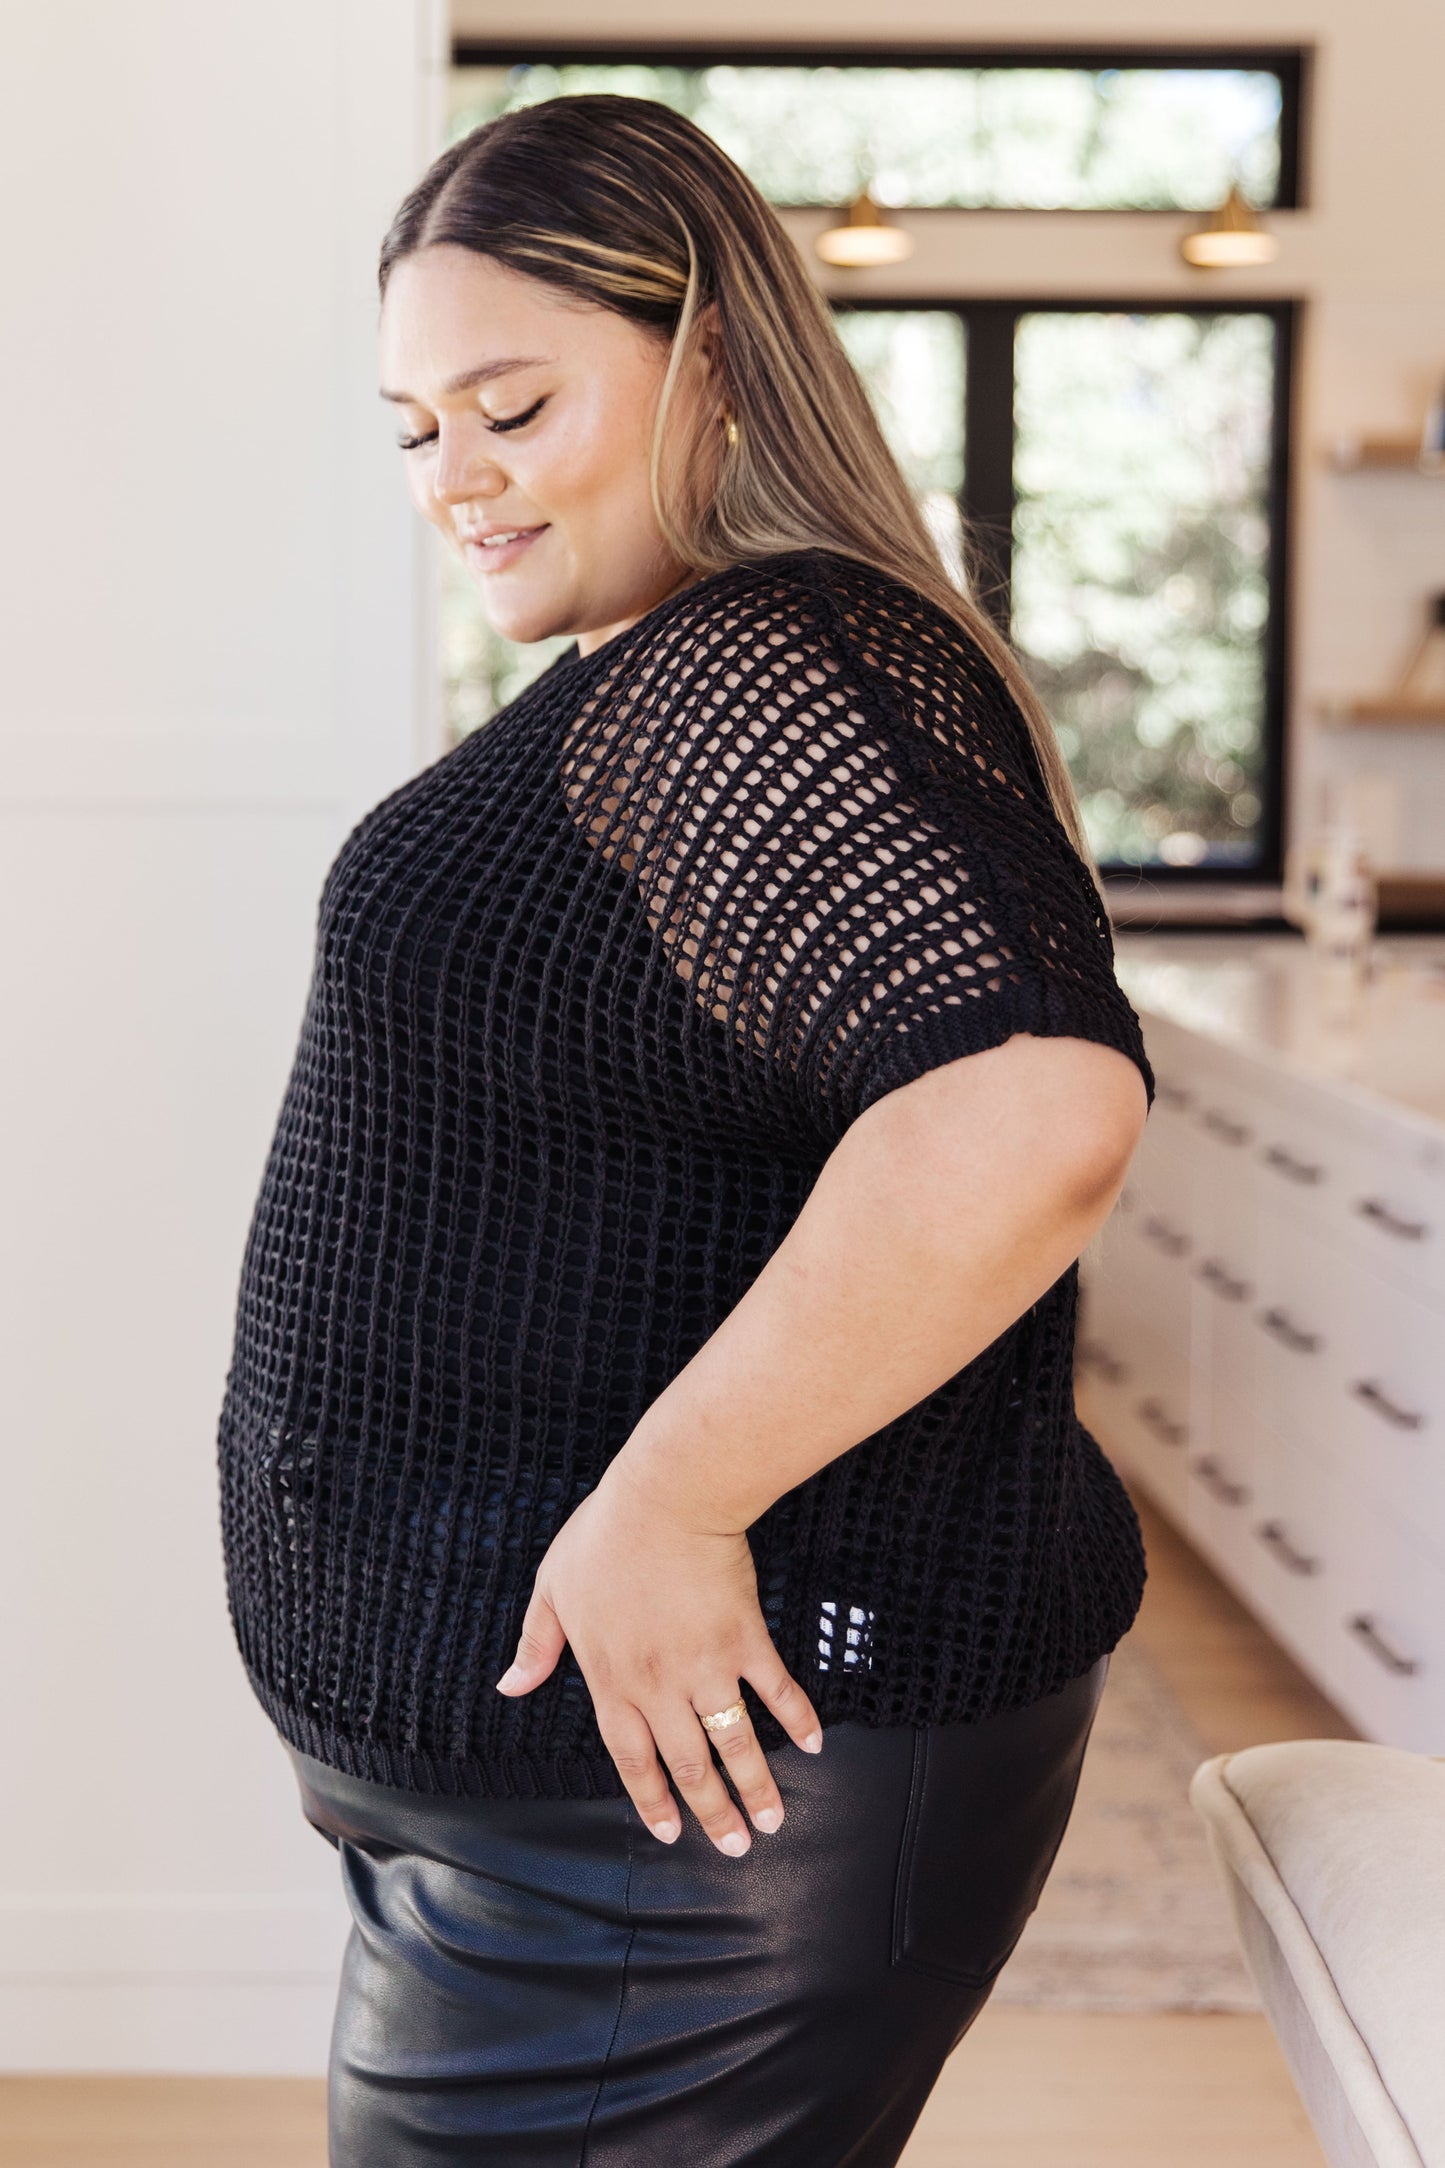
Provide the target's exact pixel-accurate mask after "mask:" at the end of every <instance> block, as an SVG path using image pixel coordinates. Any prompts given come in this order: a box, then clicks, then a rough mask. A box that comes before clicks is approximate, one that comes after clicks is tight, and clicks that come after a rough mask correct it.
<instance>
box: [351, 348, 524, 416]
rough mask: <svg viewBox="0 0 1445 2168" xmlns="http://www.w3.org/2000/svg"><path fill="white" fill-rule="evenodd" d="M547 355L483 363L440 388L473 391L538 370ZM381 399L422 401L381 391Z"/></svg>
mask: <svg viewBox="0 0 1445 2168" xmlns="http://www.w3.org/2000/svg"><path fill="white" fill-rule="evenodd" d="M551 358H552V357H551V356H550V355H549V354H513V355H510V356H509V357H508V358H507V359H506V360H504V361H483V362H480V363H479V364H478V365H477V367H476V368H475V369H463V371H462V373H461V375H460V376H451V377H448V378H447V381H446V382H445V384H443V386H442V391H443V392H444V393H447V394H450V393H452V392H459V391H473V390H475V388H476V386H477V385H478V384H490V383H491V381H492V379H493V377H497V376H509V375H510V374H511V372H512V371H513V370H514V369H540V368H544V367H545V366H547V364H548V363H549V362H550V361H551ZM381 396H382V398H383V399H389V400H390V401H391V403H392V405H393V406H421V405H423V404H424V401H422V400H420V399H414V398H413V397H412V395H411V393H410V392H409V391H383V393H382V395H381Z"/></svg>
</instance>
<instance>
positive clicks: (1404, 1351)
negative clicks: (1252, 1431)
mask: <svg viewBox="0 0 1445 2168" xmlns="http://www.w3.org/2000/svg"><path fill="white" fill-rule="evenodd" d="M1346 1304H1347V1307H1346V1308H1345V1310H1344V1311H1343V1314H1342V1318H1341V1329H1342V1341H1343V1346H1342V1355H1343V1364H1342V1370H1341V1375H1340V1378H1339V1381H1338V1399H1337V1403H1336V1406H1335V1408H1334V1410H1333V1411H1332V1414H1331V1417H1330V1420H1329V1422H1328V1424H1327V1425H1326V1426H1325V1430H1324V1432H1323V1434H1322V1437H1323V1442H1324V1443H1325V1445H1326V1446H1327V1447H1328V1449H1329V1450H1330V1452H1331V1454H1332V1456H1333V1459H1334V1463H1335V1467H1336V1471H1337V1473H1338V1476H1339V1478H1340V1480H1341V1482H1342V1483H1343V1484H1344V1485H1345V1486H1346V1488H1347V1489H1348V1490H1349V1491H1350V1492H1351V1493H1352V1494H1353V1495H1355V1496H1357V1497H1360V1498H1364V1499H1370V1500H1374V1501H1378V1503H1379V1505H1380V1507H1381V1508H1382V1509H1383V1511H1385V1512H1386V1513H1388V1514H1392V1515H1393V1516H1394V1517H1395V1518H1396V1519H1397V1520H1400V1521H1403V1522H1404V1524H1405V1526H1406V1527H1407V1528H1409V1529H1410V1530H1412V1531H1413V1532H1414V1536H1415V1540H1416V1541H1417V1542H1419V1543H1421V1544H1423V1545H1425V1546H1426V1547H1427V1548H1428V1549H1430V1550H1432V1551H1433V1552H1434V1553H1435V1554H1436V1555H1437V1556H1438V1557H1440V1558H1441V1559H1442V1560H1445V1331H1442V1324H1441V1318H1440V1314H1439V1311H1438V1308H1435V1307H1431V1306H1427V1305H1426V1304H1425V1303H1423V1302H1420V1301H1417V1300H1416V1299H1415V1298H1414V1297H1413V1296H1411V1295H1409V1294H1407V1293H1406V1292H1405V1291H1404V1290H1403V1289H1402V1288H1400V1287H1398V1286H1395V1285H1393V1284H1392V1283H1391V1282H1389V1281H1387V1280H1383V1279H1377V1278H1374V1277H1372V1276H1367V1275H1365V1274H1364V1273H1357V1274H1356V1275H1355V1277H1354V1279H1353V1281H1352V1283H1351V1285H1350V1286H1349V1287H1348V1289H1347V1290H1346Z"/></svg>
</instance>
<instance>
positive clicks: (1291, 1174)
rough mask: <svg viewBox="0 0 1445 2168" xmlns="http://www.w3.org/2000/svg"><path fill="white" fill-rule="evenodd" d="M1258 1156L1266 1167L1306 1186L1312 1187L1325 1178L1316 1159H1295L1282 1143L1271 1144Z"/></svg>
mask: <svg viewBox="0 0 1445 2168" xmlns="http://www.w3.org/2000/svg"><path fill="white" fill-rule="evenodd" d="M1260 1156H1261V1157H1262V1159H1263V1160H1264V1163H1265V1165H1266V1166H1267V1167H1273V1169H1274V1171H1275V1173H1276V1174H1282V1175H1284V1176H1285V1178H1286V1180H1288V1181H1291V1182H1301V1183H1303V1184H1304V1185H1305V1186H1306V1187H1312V1186H1313V1185H1314V1183H1316V1182H1322V1181H1323V1180H1324V1178H1325V1170H1324V1168H1323V1167H1322V1166H1321V1165H1320V1164H1319V1162H1318V1160H1314V1159H1296V1157H1295V1155H1294V1153H1293V1152H1291V1151H1287V1150H1286V1148H1285V1146H1284V1145H1282V1144H1271V1145H1270V1146H1269V1148H1268V1150H1267V1151H1265V1152H1263V1153H1262V1154H1261V1155H1260Z"/></svg>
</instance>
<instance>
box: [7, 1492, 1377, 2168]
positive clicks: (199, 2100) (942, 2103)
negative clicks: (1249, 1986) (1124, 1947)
mask: <svg viewBox="0 0 1445 2168" xmlns="http://www.w3.org/2000/svg"><path fill="white" fill-rule="evenodd" d="M1140 1511H1141V1514H1142V1515H1143V1518H1144V1522H1145V1533H1146V1537H1147V1539H1148V1543H1149V1558H1150V1580H1149V1590H1148V1594H1147V1596H1146V1598H1145V1604H1144V1610H1143V1612H1142V1614H1141V1617H1140V1620H1139V1623H1138V1625H1137V1626H1136V1628H1135V1633H1136V1635H1137V1637H1138V1639H1139V1641H1140V1642H1141V1643H1142V1645H1143V1647H1144V1648H1145V1650H1146V1652H1147V1653H1148V1654H1149V1656H1151V1657H1152V1658H1153V1660H1154V1662H1155V1663H1156V1665H1157V1666H1158V1667H1159V1669H1160V1671H1161V1672H1162V1673H1163V1675H1164V1677H1165V1678H1166V1679H1167V1680H1168V1682H1169V1684H1170V1686H1171V1687H1172V1688H1173V1690H1174V1691H1175V1693H1176V1694H1177V1695H1178V1697H1179V1699H1180V1701H1181V1703H1182V1704H1183V1706H1184V1708H1185V1710H1186V1712H1187V1713H1188V1715H1189V1716H1190V1718H1191V1719H1192V1720H1193V1722H1194V1724H1195V1726H1196V1727H1197V1729H1198V1731H1199V1733H1200V1735H1201V1737H1202V1738H1203V1739H1204V1741H1205V1743H1206V1745H1207V1746H1208V1747H1209V1748H1210V1750H1211V1751H1212V1752H1217V1753H1223V1752H1226V1751H1228V1750H1229V1749H1231V1748H1236V1747H1244V1746H1252V1745H1256V1744H1258V1743H1260V1742H1262V1741H1264V1740H1267V1739H1290V1738H1296V1739H1300V1738H1309V1739H1320V1738H1349V1737H1351V1736H1352V1734H1351V1732H1350V1728H1349V1726H1348V1725H1347V1724H1346V1723H1345V1722H1344V1720H1343V1719H1342V1718H1341V1717H1340V1716H1339V1714H1338V1713H1337V1711H1336V1710H1334V1709H1333V1708H1332V1707H1331V1706H1330V1704H1329V1703H1328V1702H1327V1701H1325V1700H1323V1699H1322V1698H1321V1696H1320V1695H1319V1694H1317V1693H1316V1692H1315V1690H1314V1689H1313V1688H1312V1687H1311V1686H1310V1685H1309V1683H1308V1682H1307V1681H1306V1680H1305V1679H1304V1678H1303V1677H1302V1676H1301V1674H1300V1672H1299V1671H1298V1669H1297V1668H1296V1666H1295V1665H1294V1664H1293V1663H1292V1662H1291V1661H1290V1659H1289V1658H1288V1657H1287V1656H1285V1655H1284V1654H1283V1653H1282V1652H1281V1651H1280V1650H1279V1649H1277V1648H1276V1647H1275V1645H1274V1644H1273V1642H1271V1641H1270V1640H1269V1639H1268V1638H1267V1636H1266V1635H1265V1634H1264V1633H1263V1632H1262V1631H1261V1630H1260V1628H1259V1627H1258V1626H1257V1625H1255V1623H1254V1621H1253V1620H1252V1619H1251V1618H1250V1616H1249V1614H1248V1613H1247V1612H1246V1611H1244V1610H1243V1608H1242V1607H1241V1606H1240V1605H1239V1604H1238V1603H1236V1602H1235V1600H1234V1598H1233V1597H1232V1596H1231V1595H1230V1594H1229V1593H1228V1591H1227V1590H1225V1589H1224V1588H1223V1587H1221V1585H1220V1583H1219V1582H1218V1581H1217V1580H1216V1579H1215V1578H1214V1576H1213V1575H1212V1574H1211V1573H1210V1572H1209V1570H1208V1568H1207V1567H1205V1566H1204V1565H1203V1564H1202V1563H1201V1562H1200V1560H1199V1559H1197V1558H1196V1557H1195V1555H1194V1553H1193V1552H1192V1551H1190V1550H1189V1549H1188V1547H1187V1546H1186V1545H1185V1544H1184V1543H1183V1542H1182V1541H1181V1540H1180V1539H1179V1538H1178V1537H1177V1536H1176V1535H1174V1534H1173V1533H1172V1531H1171V1530H1170V1529H1169V1528H1168V1527H1167V1526H1165V1525H1164V1524H1163V1523H1162V1522H1160V1521H1159V1520H1158V1519H1157V1518H1156V1517H1155V1516H1154V1515H1153V1514H1152V1513H1150V1512H1149V1511H1148V1510H1147V1508H1146V1507H1144V1505H1143V1504H1142V1502H1141V1506H1140ZM1323 2159H1324V2156H1323V2155H1322V2154H1321V2152H1320V2150H1319V2148H1318V2146H1317V2145H1316V2143H1315V2141H1314V2138H1313V2136H1312V2134H1311V2132H1310V2129H1309V2125H1308V2123H1307V2122H1306V2120H1305V2116H1304V2113H1303V2110H1302V2109H1301V2108H1300V2106H1299V2103H1298V2100H1297V2099H1296V2096H1295V2092H1294V2088H1293V2086H1292V2085H1291V2083H1290V2078H1289V2074H1288V2072H1287V2070H1286V2069H1285V2066H1284V2063H1283V2061H1282V2060H1281V2058H1280V2055H1279V2052H1278V2050H1277V2048H1276V2047H1275V2045H1274V2041H1273V2039H1272V2037H1271V2035H1270V2032H1269V2028H1268V2026H1267V2024H1266V2022H1265V2020H1264V2019H1263V2018H1262V2017H1253V2016H1236V2015H1216V2016H1201V2017H1196V2016H1189V2015H1168V2016H1157V2015H1153V2016H1139V2017H1130V2016H1115V2015H1112V2014H1110V2015H1089V2016H1075V2015H1060V2014H1057V2013H1051V2012H1041V2013H1038V2014H1034V2013H1031V2012H1029V2011H1025V2010H998V2011H988V2010H985V2012H984V2014H983V2016H982V2017H981V2018H980V2019H979V2021H978V2023H977V2025H976V2026H975V2027H974V2029H973V2031H972V2032H971V2033H970V2034H969V2036H968V2038H967V2039H966V2040H965V2041H964V2042H963V2044H962V2046H961V2047H960V2048H959V2050H958V2052H957V2054H956V2055H955V2056H954V2057H953V2059H952V2061H951V2062H950V2063H949V2064H948V2067H947V2068H946V2069H945V2071H944V2072H943V2075H942V2077H941V2078H940V2080H939V2083H938V2086H937V2089H936V2090H935V2092H934V2095H933V2098H932V2100H931V2101H930V2102H929V2105H928V2108H927V2110H926V2111H925V2113H924V2116H923V2119H922V2121H921V2122H920V2124H919V2126H918V2129H917V2130H916V2132H915V2133H914V2137H913V2140H912V2142H911V2144H910V2145H909V2148H908V2151H907V2153H906V2154H905V2156H904V2168H1218V2164H1221V2163H1227V2164H1228V2168H1322V2164H1323ZM325 2162H326V2137H325V2102H324V2098H323V2088H322V2086H321V2084H320V2083H319V2081H312V2080H309V2079H294V2078H281V2079H238V2078H112V2077H106V2078H71V2077H67V2078H9V2079H0V2168H325ZM638 2168H644V2164H642V2163H639V2164H638ZM799 2168H807V2164H806V2163H801V2162H800V2163H799Z"/></svg>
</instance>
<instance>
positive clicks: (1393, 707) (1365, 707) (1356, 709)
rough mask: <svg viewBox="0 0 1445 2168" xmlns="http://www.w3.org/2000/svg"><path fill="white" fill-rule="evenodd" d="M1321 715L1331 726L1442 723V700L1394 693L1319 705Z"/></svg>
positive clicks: (1444, 720)
mask: <svg viewBox="0 0 1445 2168" xmlns="http://www.w3.org/2000/svg"><path fill="white" fill-rule="evenodd" d="M1320 713H1321V714H1322V715H1323V716H1324V717H1325V719H1326V720H1327V721H1328V722H1332V723H1387V724H1388V723H1394V724H1400V725H1404V726H1405V727H1407V728H1408V727H1410V726H1412V725H1418V724H1430V723H1435V724H1441V723H1445V700H1419V699H1412V698H1410V697H1408V696H1407V695H1404V694H1400V693H1396V694H1395V695H1394V697H1393V698H1392V697H1391V696H1390V695H1389V694H1383V695H1381V696H1380V697H1378V698H1375V699H1366V700H1333V701H1329V702H1328V703H1326V702H1323V701H1322V702H1321V704H1320Z"/></svg>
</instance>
